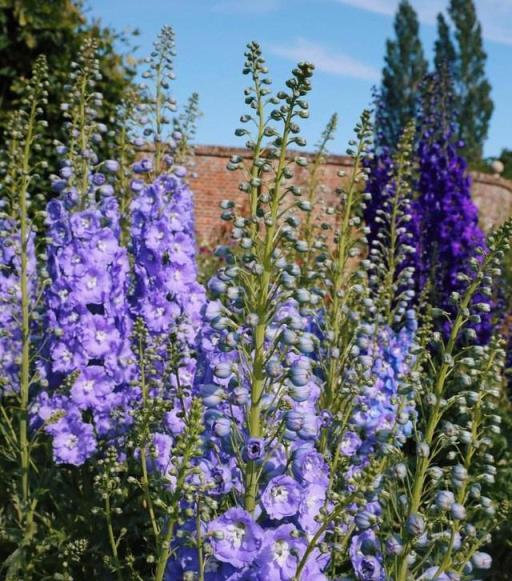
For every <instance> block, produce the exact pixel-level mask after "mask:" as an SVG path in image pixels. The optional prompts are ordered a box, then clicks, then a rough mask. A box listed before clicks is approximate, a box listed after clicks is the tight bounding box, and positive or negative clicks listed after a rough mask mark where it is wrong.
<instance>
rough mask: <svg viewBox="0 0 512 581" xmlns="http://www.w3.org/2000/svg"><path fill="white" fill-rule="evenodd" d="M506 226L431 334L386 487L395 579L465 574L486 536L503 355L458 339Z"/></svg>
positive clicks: (494, 264)
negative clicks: (395, 472)
mask: <svg viewBox="0 0 512 581" xmlns="http://www.w3.org/2000/svg"><path fill="white" fill-rule="evenodd" d="M511 232H512V223H511V222H510V221H508V222H507V223H506V224H505V225H504V226H503V227H502V228H500V229H499V230H498V231H497V232H496V233H494V234H493V235H492V236H491V237H490V239H489V240H488V248H486V249H482V251H481V253H480V256H479V258H478V259H477V258H474V259H473V260H472V261H471V262H470V267H471V273H470V274H464V275H463V276H464V278H463V281H464V282H465V284H466V289H465V290H464V292H463V293H462V294H461V295H459V294H458V293H453V294H452V301H453V305H454V309H455V312H456V316H455V317H454V319H453V321H452V323H451V327H450V328H451V331H450V335H449V337H448V339H447V340H445V339H444V338H443V335H442V334H441V333H440V332H437V333H434V334H433V336H432V337H431V340H432V341H433V343H434V344H433V347H432V351H431V355H430V356H429V358H428V360H427V362H426V363H427V364H426V365H425V366H424V367H423V368H422V369H421V373H422V376H423V377H424V379H423V381H422V384H423V388H422V389H421V390H418V391H417V408H418V410H421V413H419V414H418V417H417V421H416V422H415V425H414V432H415V434H417V442H416V457H415V459H411V460H410V461H409V465H408V466H407V463H406V462H405V463H404V469H403V474H402V476H401V478H402V482H403V485H402V486H400V487H399V488H398V489H395V490H394V491H393V492H391V491H390V494H392V495H393V502H394V503H396V506H401V507H402V508H401V510H400V511H396V512H395V515H394V519H395V525H394V528H395V532H396V534H397V535H398V537H399V539H400V545H401V548H400V550H399V551H398V552H397V553H396V554H395V556H394V557H393V559H392V560H390V562H389V563H388V572H389V574H390V575H392V576H393V577H396V579H397V580H398V581H405V580H406V579H408V578H409V576H410V575H411V574H412V575H414V577H416V578H421V575H424V578H425V579H430V578H432V579H433V578H438V577H440V576H441V575H457V574H458V575H460V574H462V572H463V571H464V572H466V573H467V574H469V573H470V572H471V568H472V567H473V565H474V562H473V561H474V560H473V557H472V555H474V554H475V551H478V550H479V549H480V547H481V545H482V544H485V543H487V542H488V534H487V533H488V530H489V527H490V525H491V522H492V520H493V515H494V510H495V509H494V508H493V507H492V503H491V502H490V501H489V500H488V499H486V498H485V497H484V496H483V489H484V487H485V484H486V482H492V481H493V480H494V472H495V468H494V466H493V457H492V454H491V453H490V450H489V448H490V446H491V445H492V440H491V439H490V438H489V437H488V436H487V435H486V432H487V433H488V432H492V431H499V426H498V425H497V424H496V422H497V421H498V416H497V415H496V414H494V413H493V407H494V402H495V399H496V397H498V396H499V390H497V389H496V386H497V382H499V381H500V373H499V371H500V368H501V367H502V366H503V357H504V354H503V349H502V346H501V343H500V341H499V340H493V341H492V342H491V343H490V344H489V345H488V346H485V347H483V346H480V345H478V344H475V343H473V344H469V345H466V346H465V347H461V346H460V344H459V338H460V336H461V334H462V333H463V332H464V330H465V328H466V327H468V326H469V325H470V324H471V323H475V322H476V323H478V321H479V319H480V312H482V310H483V312H485V311H486V310H487V303H475V302H474V297H475V295H476V294H477V293H482V294H484V295H488V294H489V293H490V292H492V291H491V285H492V281H493V278H494V276H496V275H497V274H498V273H499V272H500V262H501V259H502V256H503V252H504V250H505V249H507V248H508V247H509V246H510V236H511ZM434 315H438V313H434ZM471 520H473V522H471ZM425 551H427V552H425ZM477 560H478V559H477ZM472 562H473V565H472ZM476 568H479V567H478V565H477V567H476ZM429 575H430V576H429ZM447 578H448V577H447Z"/></svg>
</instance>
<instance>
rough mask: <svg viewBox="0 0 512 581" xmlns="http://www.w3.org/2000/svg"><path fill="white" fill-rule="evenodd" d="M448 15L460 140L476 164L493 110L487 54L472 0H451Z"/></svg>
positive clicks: (468, 156)
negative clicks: (453, 43) (451, 27)
mask: <svg viewBox="0 0 512 581" xmlns="http://www.w3.org/2000/svg"><path fill="white" fill-rule="evenodd" d="M449 14H450V17H451V19H452V21H453V24H454V27H455V30H454V35H455V40H456V41H457V49H456V52H457V58H456V61H455V67H454V74H455V94H456V110H457V111H458V118H457V123H458V127H459V139H461V140H462V141H463V142H464V156H465V157H466V159H467V160H468V161H469V163H473V162H478V161H479V160H480V159H481V158H482V150H483V144H484V142H485V139H486V137H487V133H488V131H489V122H490V119H491V116H492V112H493V109H494V105H493V102H492V99H491V86H490V84H489V81H488V80H487V78H486V76H485V62H486V60H487V55H486V53H485V51H484V48H483V42H482V27H481V25H480V23H479V21H478V18H477V14H476V9H475V4H474V2H473V0H451V2H450V6H449Z"/></svg>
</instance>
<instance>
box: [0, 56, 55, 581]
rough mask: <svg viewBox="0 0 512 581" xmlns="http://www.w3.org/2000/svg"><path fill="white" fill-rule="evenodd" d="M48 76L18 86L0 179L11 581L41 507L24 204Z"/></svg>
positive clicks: (40, 73) (2, 390)
mask: <svg viewBox="0 0 512 581" xmlns="http://www.w3.org/2000/svg"><path fill="white" fill-rule="evenodd" d="M47 76H48V71H47V65H46V60H45V59H44V57H39V58H38V59H37V60H36V62H35V64H34V67H33V73H32V77H31V78H30V79H29V80H28V81H25V82H24V88H23V97H22V100H21V104H20V109H19V110H18V111H16V112H14V113H13V114H12V115H11V118H10V120H9V124H8V128H7V139H6V143H5V150H4V152H3V154H4V156H5V158H4V159H3V160H2V166H1V176H0V184H1V191H0V195H1V196H2V199H1V206H0V407H1V409H2V423H3V425H2V430H1V440H2V445H1V446H0V447H1V450H2V451H1V456H2V458H1V459H2V465H3V466H7V467H8V470H12V471H13V473H16V474H19V479H18V478H16V479H12V480H11V479H10V478H7V481H6V483H5V488H4V490H3V494H4V495H5V497H6V498H10V499H12V500H13V501H14V505H15V506H10V503H7V504H6V517H7V518H9V517H10V515H14V520H15V521H16V523H17V524H16V528H15V527H13V529H15V530H16V531H19V538H17V539H16V542H17V546H16V547H14V548H13V556H12V558H9V559H7V561H9V562H10V566H9V568H8V573H7V574H8V575H9V576H11V575H12V577H13V578H14V577H18V576H19V575H21V574H23V570H24V568H25V567H27V566H28V563H27V562H26V561H25V559H26V553H27V552H28V551H29V546H30V543H31V541H30V536H31V534H32V533H31V532H29V531H32V528H33V526H34V525H33V522H34V508H35V503H36V502H37V500H39V499H37V500H36V501H34V498H33V496H34V484H33V482H32V473H33V466H34V459H33V447H34V445H35V440H36V438H37V434H35V435H34V434H30V431H29V405H30V399H29V398H30V395H31V393H32V392H33V391H34V389H35V384H36V373H35V366H34V358H35V356H36V353H37V349H38V348H39V347H40V345H38V344H37V342H36V340H35V335H37V333H36V325H37V324H38V313H39V305H38V294H39V293H40V291H41V284H40V280H39V279H38V275H39V274H41V273H39V272H38V269H37V264H36V262H37V261H36V229H35V226H34V216H33V215H32V213H31V211H30V204H31V189H32V187H33V183H34V181H35V180H36V179H37V178H38V177H39V174H38V171H39V170H40V169H41V168H42V164H36V163H35V162H34V157H35V155H34V154H35V153H36V152H37V151H38V148H39V147H40V141H41V137H42V134H43V132H44V128H45V127H46V122H45V121H44V120H43V119H42V114H43V110H44V108H45V106H46V105H47V90H48V80H47ZM4 462H5V464H4ZM16 536H18V535H16ZM20 547H21V548H20ZM16 553H17V557H15V555H16ZM18 567H19V568H18Z"/></svg>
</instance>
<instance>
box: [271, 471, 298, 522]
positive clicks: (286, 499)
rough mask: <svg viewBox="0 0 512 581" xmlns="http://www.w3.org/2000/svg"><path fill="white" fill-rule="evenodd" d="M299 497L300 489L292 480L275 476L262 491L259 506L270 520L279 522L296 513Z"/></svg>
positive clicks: (283, 476) (284, 476)
mask: <svg viewBox="0 0 512 581" xmlns="http://www.w3.org/2000/svg"><path fill="white" fill-rule="evenodd" d="M301 496H302V494H301V489H300V487H299V485H298V484H297V482H296V481H295V480H294V479H293V478H291V477H290V476H286V475H282V476H276V477H275V478H272V480H271V481H270V482H269V483H268V484H267V487H266V488H265V490H264V491H263V494H262V495H261V504H262V505H263V508H264V509H265V510H266V512H267V514H268V516H269V517H270V518H273V519H277V520H280V519H282V518H285V517H289V516H293V515H295V514H296V513H297V510H298V508H299V504H300V501H301Z"/></svg>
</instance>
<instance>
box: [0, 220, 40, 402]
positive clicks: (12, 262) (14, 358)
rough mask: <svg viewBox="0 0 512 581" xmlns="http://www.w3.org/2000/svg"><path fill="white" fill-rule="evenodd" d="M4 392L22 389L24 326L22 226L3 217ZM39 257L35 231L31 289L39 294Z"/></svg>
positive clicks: (0, 368) (0, 370) (0, 386)
mask: <svg viewBox="0 0 512 581" xmlns="http://www.w3.org/2000/svg"><path fill="white" fill-rule="evenodd" d="M0 232H1V235H0V393H1V392H2V391H6V392H7V393H9V392H17V391H19V387H20V386H19V381H20V380H19V371H20V363H19V356H20V353H21V345H22V328H21V318H22V316H21V287H20V283H21V236H20V232H19V226H17V225H16V224H15V222H14V221H13V220H11V219H9V218H2V219H0ZM35 274H36V257H35V246H34V234H33V232H31V230H30V227H29V234H28V237H27V283H28V285H27V286H28V288H27V292H28V295H29V298H34V297H35V291H36V277H35Z"/></svg>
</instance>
